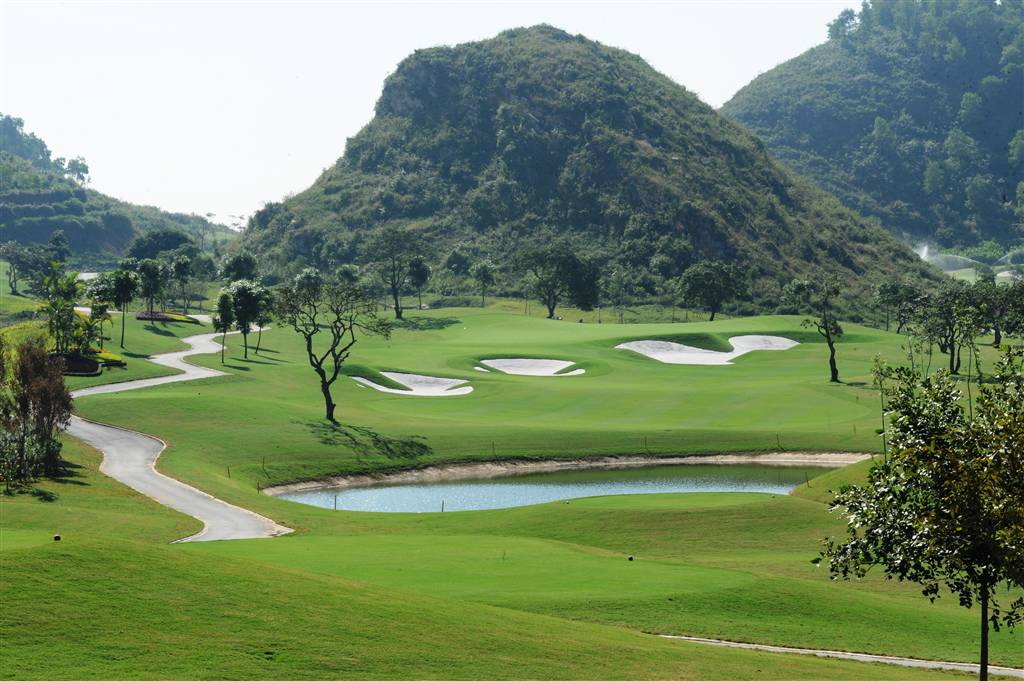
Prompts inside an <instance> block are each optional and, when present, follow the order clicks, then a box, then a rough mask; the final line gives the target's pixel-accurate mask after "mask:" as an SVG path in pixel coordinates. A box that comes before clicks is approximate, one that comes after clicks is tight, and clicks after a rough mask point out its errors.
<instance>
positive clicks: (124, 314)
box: [121, 303, 128, 350]
mask: <svg viewBox="0 0 1024 681" xmlns="http://www.w3.org/2000/svg"><path fill="white" fill-rule="evenodd" d="M127 316H128V303H125V304H124V305H122V306H121V349H122V350H123V349H124V320H125V317H127Z"/></svg>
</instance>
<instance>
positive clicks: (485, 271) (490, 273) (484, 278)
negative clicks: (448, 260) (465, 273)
mask: <svg viewBox="0 0 1024 681" xmlns="http://www.w3.org/2000/svg"><path fill="white" fill-rule="evenodd" d="M469 275H470V276H471V277H473V280H474V281H476V285H477V286H478V287H480V307H487V290H488V289H489V288H490V287H492V286H494V265H492V264H491V262H490V261H489V260H480V261H478V262H476V263H474V264H473V267H472V268H470V270H469Z"/></svg>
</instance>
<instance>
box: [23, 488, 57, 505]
mask: <svg viewBox="0 0 1024 681" xmlns="http://www.w3.org/2000/svg"><path fill="white" fill-rule="evenodd" d="M28 493H29V494H31V495H32V496H34V497H35V498H36V499H38V500H39V501H44V502H46V503H48V504H52V503H53V502H55V501H57V495H56V494H55V493H54V492H51V491H50V490H48V489H39V488H38V487H33V488H32V489H30V490H29V491H28Z"/></svg>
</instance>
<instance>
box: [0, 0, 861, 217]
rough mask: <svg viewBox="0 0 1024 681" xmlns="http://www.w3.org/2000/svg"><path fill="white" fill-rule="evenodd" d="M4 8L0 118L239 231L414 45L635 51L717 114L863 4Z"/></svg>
mask: <svg viewBox="0 0 1024 681" xmlns="http://www.w3.org/2000/svg"><path fill="white" fill-rule="evenodd" d="M0 2H2V10H0V77H2V83H3V88H2V92H0V111H2V112H4V113H8V114H11V115H14V116H18V117H20V118H23V119H24V120H25V127H26V129H27V130H29V131H31V132H34V133H36V134H37V135H39V136H40V137H41V138H43V139H44V140H45V141H46V142H47V144H49V146H50V148H51V149H52V150H53V151H54V153H55V154H56V155H60V156H78V155H80V156H84V157H85V159H86V161H87V162H88V163H89V166H90V170H91V172H92V186H93V187H94V188H96V189H98V190H100V191H103V192H105V193H108V194H111V195H113V196H116V197H118V198H122V199H126V200H129V201H132V202H136V203H145V204H151V205H156V206H159V207H161V208H164V209H167V210H174V211H181V212H192V213H200V214H204V213H208V212H209V213H215V214H216V215H217V216H218V217H220V218H221V219H224V220H225V221H228V218H227V216H229V215H243V216H244V215H248V214H250V213H252V212H253V211H254V210H256V209H257V208H259V207H260V206H261V205H263V203H264V202H266V201H270V200H280V199H281V198H282V197H283V196H284V195H285V194H287V193H289V192H296V191H300V190H302V189H304V188H305V187H307V186H309V184H310V183H312V181H313V180H314V179H315V178H316V177H317V176H318V175H319V173H320V171H321V170H322V169H323V168H325V167H327V166H329V165H331V164H332V163H333V162H334V161H335V159H337V158H338V157H339V156H341V154H342V151H343V150H344V146H345V139H346V138H347V137H351V136H352V135H354V134H355V133H356V132H357V131H358V130H359V129H360V128H361V127H362V126H363V125H364V124H366V123H367V122H368V121H369V120H370V118H371V117H372V116H373V105H374V103H375V102H376V100H377V96H378V95H379V94H380V89H381V85H382V83H383V81H384V78H385V77H386V76H387V75H388V74H389V73H391V72H392V71H393V70H394V69H395V67H396V66H397V65H398V62H399V61H401V60H402V59H403V58H404V57H405V56H406V55H408V54H410V53H411V52H412V51H413V50H415V49H417V48H423V47H430V46H434V45H447V44H455V43H460V42H466V41H470V40H478V39H481V38H487V37H491V36H493V35H495V34H497V33H499V32H500V31H502V30H505V29H507V28H512V27H515V26H529V25H533V24H538V23H548V24H552V25H554V26H557V27H559V28H562V29H565V30H567V31H569V32H570V33H582V34H584V35H586V36H587V37H589V38H592V39H594V40H598V41H600V42H602V43H605V44H607V45H613V46H616V47H621V48H625V49H627V50H629V51H631V52H635V53H637V54H639V55H640V56H642V57H643V58H644V59H646V60H647V61H648V63H650V64H651V65H652V66H654V68H656V69H658V70H659V71H661V72H663V73H665V74H667V75H668V76H670V77H671V78H673V79H674V80H675V81H676V82H678V83H680V84H682V85H684V86H686V87H687V88H688V89H690V90H691V91H693V92H696V93H697V94H698V95H699V96H700V97H701V99H703V100H704V101H705V102H707V103H709V104H711V105H713V106H716V107H717V106H720V105H721V104H722V103H723V102H725V101H726V100H727V99H729V97H730V96H732V94H733V93H734V92H735V91H736V90H737V89H739V88H740V87H742V86H743V85H744V84H745V83H747V82H748V81H749V80H751V79H752V78H753V77H754V76H756V75H757V74H758V73H761V72H763V71H766V70H768V69H770V68H771V67H773V66H775V65H776V64H778V63H780V62H782V61H785V60H786V59H789V58H790V57H793V56H796V55H797V54H799V53H801V52H803V51H804V50H806V49H807V48H809V47H812V46H813V45H816V44H818V43H820V42H823V41H824V39H825V32H826V28H825V26H826V24H827V23H828V22H829V21H831V20H832V19H833V18H835V16H836V15H837V14H839V12H840V11H841V10H842V9H843V8H844V7H855V6H857V5H859V0H802V1H801V0H717V1H714V0H683V1H678V2H486V1H478V2H444V3H441V2H426V1H424V2H374V3H368V2H358V3H357V2H351V3H348V2H304V3H303V2H287V3H285V2H280V3H278V2H219V3H218V2H174V3H168V2H127V1H125V2H117V3H113V2H104V3H90V2H73V3H57V2H45V1H42V0H32V1H31V2H16V1H13V0H0Z"/></svg>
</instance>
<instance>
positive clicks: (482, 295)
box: [480, 291, 487, 307]
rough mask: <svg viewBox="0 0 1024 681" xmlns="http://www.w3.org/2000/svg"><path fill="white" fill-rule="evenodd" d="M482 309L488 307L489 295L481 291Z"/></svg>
mask: <svg viewBox="0 0 1024 681" xmlns="http://www.w3.org/2000/svg"><path fill="white" fill-rule="evenodd" d="M480 307H487V294H486V293H484V292H483V291H480Z"/></svg>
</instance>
